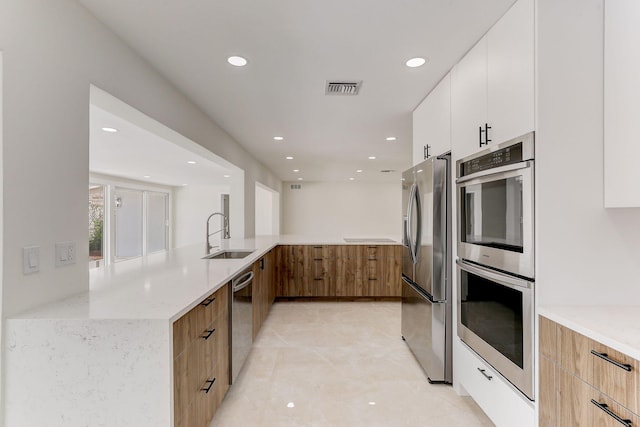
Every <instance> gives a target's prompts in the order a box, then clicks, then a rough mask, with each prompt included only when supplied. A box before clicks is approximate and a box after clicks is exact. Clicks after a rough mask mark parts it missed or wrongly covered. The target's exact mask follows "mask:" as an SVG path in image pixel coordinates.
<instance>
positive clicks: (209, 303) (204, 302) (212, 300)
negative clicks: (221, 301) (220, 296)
mask: <svg viewBox="0 0 640 427" xmlns="http://www.w3.org/2000/svg"><path fill="white" fill-rule="evenodd" d="M215 300H216V298H215V297H213V298H207V299H206V300H204V301H202V302H201V303H200V305H201V306H203V307H209V306H210V305H211V303H212V302H214V301H215Z"/></svg>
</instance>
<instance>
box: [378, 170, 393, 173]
mask: <svg viewBox="0 0 640 427" xmlns="http://www.w3.org/2000/svg"><path fill="white" fill-rule="evenodd" d="M380 172H381V173H393V172H395V170H393V169H382V170H381V171H380Z"/></svg>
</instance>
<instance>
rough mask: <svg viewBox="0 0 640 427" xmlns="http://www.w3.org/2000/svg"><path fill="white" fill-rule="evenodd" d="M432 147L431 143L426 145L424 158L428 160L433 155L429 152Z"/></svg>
mask: <svg viewBox="0 0 640 427" xmlns="http://www.w3.org/2000/svg"><path fill="white" fill-rule="evenodd" d="M430 148H431V146H430V145H429V144H427V145H425V146H424V160H427V159H428V158H429V157H431V154H429V149H430Z"/></svg>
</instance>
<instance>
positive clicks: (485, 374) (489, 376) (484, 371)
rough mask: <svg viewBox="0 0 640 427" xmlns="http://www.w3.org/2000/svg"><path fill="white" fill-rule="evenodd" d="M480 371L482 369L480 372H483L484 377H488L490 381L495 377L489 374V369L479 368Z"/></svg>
mask: <svg viewBox="0 0 640 427" xmlns="http://www.w3.org/2000/svg"><path fill="white" fill-rule="evenodd" d="M478 371H480V373H481V374H482V375H484V377H485V378H486V379H488V380H489V381H491V380H492V379H493V377H492V376H491V375H488V374H487V370H486V369H482V368H478Z"/></svg>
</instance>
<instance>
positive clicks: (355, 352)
mask: <svg viewBox="0 0 640 427" xmlns="http://www.w3.org/2000/svg"><path fill="white" fill-rule="evenodd" d="M239 426H260V427H270V426H274V427H275V426H277V427H289V426H296V427H360V426H363V427H383V426H385V427H386V426H389V427H400V426H407V427H436V426H437V427H457V426H460V427H462V426H465V427H474V426H493V424H492V423H491V421H489V419H488V418H487V417H486V416H485V415H484V414H483V413H482V411H481V410H480V409H479V408H478V406H477V405H476V404H475V403H474V402H473V400H471V399H470V398H468V397H459V396H458V395H456V393H455V392H454V391H453V389H452V387H451V386H446V385H430V384H429V383H428V382H427V380H426V376H425V375H424V373H423V371H422V370H421V368H420V366H419V365H418V363H417V362H416V361H415V359H414V357H413V355H412V354H411V352H410V351H409V349H408V347H407V346H406V344H405V343H404V341H402V339H401V336H400V303H394V302H277V303H276V304H274V306H273V308H272V310H271V312H270V314H269V317H268V318H267V321H266V323H265V324H264V326H263V328H262V330H261V331H260V334H259V335H258V338H257V340H256V342H255V343H254V347H253V350H252V351H251V354H250V355H249V358H248V359H247V361H246V363H245V366H244V368H243V370H242V372H241V373H240V375H239V376H238V379H237V381H236V383H235V384H234V385H233V386H232V387H231V388H230V390H229V393H228V394H227V396H226V397H225V400H224V402H223V403H222V405H221V407H220V409H219V410H218V412H217V413H216V416H215V418H214V419H213V421H212V423H211V427H239Z"/></svg>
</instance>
